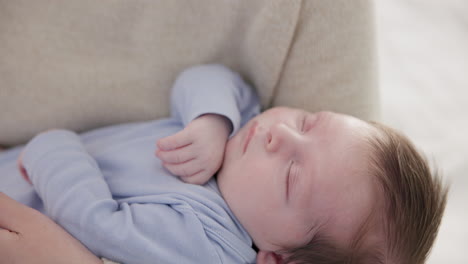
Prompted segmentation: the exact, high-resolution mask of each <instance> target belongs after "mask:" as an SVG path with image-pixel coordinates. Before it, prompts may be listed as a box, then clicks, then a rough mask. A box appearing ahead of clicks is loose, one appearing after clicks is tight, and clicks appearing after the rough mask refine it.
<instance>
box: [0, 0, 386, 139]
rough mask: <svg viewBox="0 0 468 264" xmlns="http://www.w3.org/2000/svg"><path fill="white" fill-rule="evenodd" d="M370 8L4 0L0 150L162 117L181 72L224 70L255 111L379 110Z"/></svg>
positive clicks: (361, 4) (256, 0)
mask: <svg viewBox="0 0 468 264" xmlns="http://www.w3.org/2000/svg"><path fill="white" fill-rule="evenodd" d="M373 26H374V25H373V13H372V5H371V3H370V1H363V0H355V1H347V0H335V1H321V0H317V1H313V0H310V1H283V0H249V1H219V0H204V1H195V0H193V1H181V0H180V1H177V0H175V1H153V0H132V1H127V0H102V1H95V0H67V1H62V0H35V1H29V0H14V1H11V0H0V145H10V146H11V145H16V144H21V143H24V142H26V141H27V140H28V139H30V138H31V137H32V136H34V135H35V134H36V133H38V132H41V131H43V130H46V129H49V128H67V129H72V130H75V131H77V132H81V131H85V130H89V129H92V128H96V127H101V126H105V125H110V124H116V123H121V122H129V121H140V120H149V119H154V118H160V117H164V116H167V115H168V111H169V106H168V97H169V92H170V88H171V85H172V83H173V81H174V79H175V78H176V76H177V74H178V73H179V72H180V71H181V70H183V69H185V68H187V67H189V66H192V65H195V64H201V63H213V62H216V63H223V64H226V65H227V66H229V67H231V68H233V69H234V70H236V71H239V72H240V73H241V74H242V75H243V76H244V77H245V78H246V79H247V80H248V81H249V82H251V83H252V84H253V85H254V86H255V87H256V89H257V90H258V92H259V94H260V97H261V101H262V106H263V107H264V108H266V107H270V106H272V105H289V106H296V107H302V108H306V109H307V110H311V111H316V110H323V109H328V110H334V111H339V112H345V113H349V114H353V115H356V116H358V117H361V118H365V119H368V118H372V117H375V116H376V114H377V111H376V109H377V101H376V99H377V89H376V82H375V54H374V53H375V52H374V36H373Z"/></svg>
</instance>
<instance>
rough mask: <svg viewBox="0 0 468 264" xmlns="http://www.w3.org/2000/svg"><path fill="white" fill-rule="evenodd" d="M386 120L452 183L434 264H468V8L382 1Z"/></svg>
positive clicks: (432, 0) (448, 0) (459, 1)
mask: <svg viewBox="0 0 468 264" xmlns="http://www.w3.org/2000/svg"><path fill="white" fill-rule="evenodd" d="M375 4H376V11H377V34H378V37H377V40H378V48H379V57H380V58H379V59H380V62H379V63H380V88H381V97H382V106H383V108H382V119H383V121H384V123H387V124H389V125H391V126H393V127H395V128H397V129H399V130H402V131H403V132H404V133H405V134H407V135H408V136H409V137H410V138H411V139H412V140H413V141H414V142H415V143H416V145H418V146H419V147H420V148H421V149H422V150H423V151H424V152H425V153H426V154H427V156H428V157H429V159H430V160H434V161H435V162H436V163H437V165H438V167H439V168H440V171H441V172H442V173H443V174H444V177H445V178H446V179H448V180H449V181H450V182H451V190H450V194H449V200H448V204H447V210H446V214H445V217H444V219H443V223H442V226H441V228H440V232H439V237H438V239H437V241H436V244H435V246H434V248H433V250H432V253H431V255H430V258H429V261H428V264H446V263H448V264H467V263H468V1H466V0H445V1H441V0H405V1H403V0H387V1H375Z"/></svg>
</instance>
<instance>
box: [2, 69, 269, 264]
mask: <svg viewBox="0 0 468 264" xmlns="http://www.w3.org/2000/svg"><path fill="white" fill-rule="evenodd" d="M259 111H260V106H259V101H258V97H257V96H256V95H255V93H254V92H253V91H252V89H251V88H250V87H249V85H247V84H246V83H245V82H244V81H243V80H242V79H241V78H240V76H239V75H238V74H236V73H234V72H232V71H231V70H229V69H228V68H226V67H224V66H221V65H201V66H195V67H193V68H190V69H188V70H185V71H184V72H182V73H181V74H180V76H179V77H178V78H177V80H176V82H175V84H174V87H173V90H172V94H171V117H170V118H168V119H162V120H156V121H151V122H142V123H129V124H122V125H116V126H111V127H106V128H102V129H97V130H93V131H90V132H87V133H84V134H81V135H77V134H75V133H73V132H71V131H66V130H53V131H51V132H46V133H43V134H40V135H39V136H36V137H35V138H34V139H33V140H31V141H30V142H29V143H28V144H27V145H26V147H25V148H24V149H25V156H24V166H25V167H26V169H27V171H28V173H29V176H30V178H31V180H32V182H33V183H34V188H33V187H32V186H31V185H29V184H28V183H26V181H24V180H23V179H22V178H21V176H20V174H19V173H18V170H17V169H16V159H17V157H18V154H19V153H20V152H21V150H22V149H23V147H22V146H20V147H17V148H14V149H12V150H9V151H6V152H4V153H2V154H0V176H1V177H0V191H2V192H4V193H6V194H7V195H9V196H10V197H12V198H14V199H15V200H17V201H20V202H22V203H24V204H26V205H28V206H31V207H33V208H36V209H38V210H39V211H41V212H43V213H45V214H47V215H48V216H49V217H51V218H52V219H53V220H55V221H56V222H57V223H59V224H60V225H61V226H63V227H64V228H65V229H66V230H68V232H69V233H71V234H72V235H73V236H74V237H76V238H77V239H79V240H80V241H81V242H82V243H83V244H84V245H86V246H87V247H88V248H89V249H90V250H91V251H92V252H93V253H94V254H96V255H98V256H103V257H106V258H109V259H112V260H115V261H119V262H122V263H127V264H134V263H135V264H137V263H177V264H180V263H236V264H238V263H254V262H255V251H254V250H253V249H252V240H251V238H250V236H249V235H248V234H247V232H246V231H245V229H244V228H243V227H242V225H241V224H240V223H239V221H238V220H237V219H236V217H235V216H234V215H233V213H232V212H231V211H230V209H229V208H228V205H227V204H226V203H225V201H224V200H223V198H222V196H221V193H220V192H219V190H218V187H217V184H216V179H215V178H212V179H211V180H210V181H209V182H208V183H207V184H205V185H203V186H199V185H192V184H186V183H184V182H182V181H180V180H179V179H178V178H177V177H174V176H173V175H171V174H170V172H168V171H167V170H166V169H164V168H163V167H162V166H161V162H160V160H159V159H158V158H157V157H156V156H155V155H154V153H155V150H156V141H157V140H158V139H159V138H163V137H166V136H169V135H171V134H174V133H176V132H178V131H180V130H182V129H183V128H184V127H185V126H186V125H187V124H188V123H189V122H190V121H192V120H193V119H195V118H196V117H198V116H200V115H202V114H206V113H215V114H220V115H223V116H225V117H227V118H228V119H229V120H230V121H231V122H232V125H233V132H232V133H231V135H230V136H232V135H233V134H235V133H236V132H237V131H238V130H239V128H240V127H242V126H243V125H244V124H245V123H246V122H247V121H248V120H249V119H251V118H252V117H254V116H255V115H257V114H258V113H259ZM0 213H1V212H0Z"/></svg>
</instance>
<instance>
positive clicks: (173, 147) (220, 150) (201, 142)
mask: <svg viewBox="0 0 468 264" xmlns="http://www.w3.org/2000/svg"><path fill="white" fill-rule="evenodd" d="M230 132H231V124H230V121H229V120H228V119H227V118H225V117H223V116H220V115H216V114H205V115H202V116H200V117H198V118H196V119H195V120H193V121H192V122H190V123H189V124H188V125H187V126H186V127H185V128H184V129H183V130H182V131H180V132H178V133H177V134H174V135H172V136H168V137H165V138H162V139H160V140H158V142H157V146H158V148H159V149H158V150H157V151H156V156H157V157H158V158H160V159H161V161H162V164H163V166H164V167H165V168H166V169H168V170H169V171H170V172H171V173H173V174H175V175H177V176H180V177H181V179H182V180H183V181H184V182H187V183H193V184H204V183H206V182H207V181H208V180H209V179H210V178H211V177H212V176H213V175H214V174H215V173H216V172H217V171H218V169H219V168H220V167H221V165H222V164H223V158H224V148H225V147H226V142H227V139H228V136H229V133H230Z"/></svg>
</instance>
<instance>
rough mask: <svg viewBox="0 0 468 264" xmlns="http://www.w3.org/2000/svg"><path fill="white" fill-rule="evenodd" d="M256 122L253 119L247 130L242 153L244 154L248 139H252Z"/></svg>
mask: <svg viewBox="0 0 468 264" xmlns="http://www.w3.org/2000/svg"><path fill="white" fill-rule="evenodd" d="M257 125H258V122H257V121H253V123H252V125H251V126H250V128H249V130H248V131H247V136H246V138H245V141H244V149H243V152H242V154H245V151H246V150H247V147H248V145H249V143H250V140H251V139H252V137H253V135H254V134H255V129H256V128H257Z"/></svg>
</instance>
